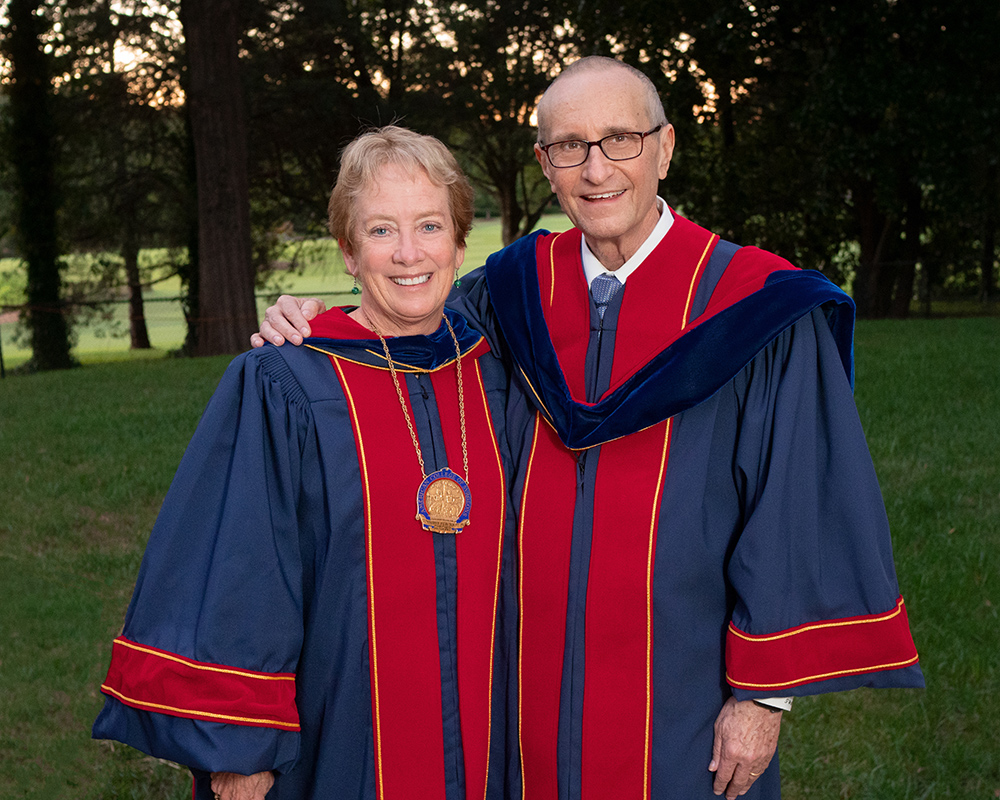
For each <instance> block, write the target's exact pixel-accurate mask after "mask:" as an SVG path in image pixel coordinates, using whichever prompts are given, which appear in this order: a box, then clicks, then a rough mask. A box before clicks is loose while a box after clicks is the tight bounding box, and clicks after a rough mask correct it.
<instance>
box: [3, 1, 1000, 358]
mask: <svg viewBox="0 0 1000 800" xmlns="http://www.w3.org/2000/svg"><path fill="white" fill-rule="evenodd" d="M0 26H2V40H0V49H2V54H3V59H4V60H3V62H2V64H0V70H2V75H0V81H2V82H0V125H2V139H0V142H2V146H0V178H2V180H0V183H2V185H0V241H2V243H3V246H4V247H5V248H6V249H9V250H10V252H11V253H16V254H17V255H19V256H20V257H21V258H23V259H24V262H25V264H26V270H27V274H28V281H27V295H28V297H27V310H26V311H25V318H26V322H27V325H28V328H29V331H30V333H31V337H32V343H33V348H34V358H35V362H36V366H38V367H39V368H54V367H63V366H68V365H69V364H70V356H69V345H68V340H67V328H66V319H67V317H66V314H65V313H64V312H65V311H66V306H67V304H72V303H74V302H75V301H77V300H79V299H81V298H79V297H76V296H75V295H74V293H73V292H74V291H75V292H77V293H78V294H79V293H80V292H81V291H82V292H83V293H84V294H85V293H86V291H88V290H81V289H80V288H79V287H77V288H76V289H74V288H73V287H68V286H66V285H63V284H62V282H61V281H60V269H61V260H60V256H61V254H65V253H68V252H74V251H91V252H95V253H102V254H109V253H110V254H117V256H116V257H114V258H110V257H108V258H105V259H104V262H102V263H104V265H105V267H106V270H105V272H104V273H103V274H101V275H97V276H96V277H95V282H96V285H103V286H105V287H107V286H114V285H115V284H116V283H124V284H125V286H127V287H128V290H129V293H130V296H131V298H132V304H133V305H132V314H131V316H132V323H133V329H132V336H133V346H143V345H144V344H147V345H148V340H146V341H145V342H144V338H143V337H144V332H143V324H142V307H141V302H142V295H141V286H142V284H143V282H144V281H146V280H148V276H145V275H143V274H142V270H140V268H139V261H138V253H139V250H140V249H142V248H148V247H154V246H155V247H163V248H167V250H166V252H168V253H169V254H170V255H169V256H168V259H167V261H168V263H167V264H165V265H163V266H164V267H169V269H170V270H172V271H174V272H176V273H177V274H179V275H180V276H181V277H182V279H183V282H184V286H185V294H186V314H187V317H188V342H187V349H188V350H189V351H190V352H192V353H199V354H208V353H219V352H235V351H237V350H239V349H242V348H243V347H244V345H245V341H246V336H247V332H248V330H251V329H252V328H253V327H255V324H256V323H255V310H254V305H253V290H254V285H255V281H259V280H261V277H262V276H263V275H265V274H266V271H267V266H268V264H269V262H270V260H271V256H272V250H273V247H274V243H275V241H276V238H275V231H277V230H279V229H282V230H285V231H288V230H292V231H294V232H296V233H297V234H300V235H310V234H318V233H319V232H321V231H322V229H323V219H324V216H325V208H326V198H327V195H328V192H329V189H330V187H331V185H332V183H333V181H334V179H335V176H336V164H337V157H338V153H339V151H340V149H341V147H342V146H343V145H344V144H346V142H347V141H349V140H350V139H351V138H352V137H353V136H354V135H355V134H356V133H357V132H358V130H359V128H361V127H362V126H365V125H372V124H384V123H387V122H391V121H399V120H401V121H402V122H403V124H405V125H407V126H409V127H412V128H414V129H416V130H419V131H421V132H426V133H432V134H435V135H437V136H439V137H440V138H442V139H444V140H445V141H447V142H448V143H449V144H451V146H452V147H453V148H455V150H456V151H457V152H458V153H459V155H460V158H461V159H462V161H463V163H464V164H465V165H466V167H467V169H468V171H469V173H470V175H471V176H472V178H473V180H474V181H475V183H476V184H477V186H478V187H479V189H480V192H479V194H480V203H481V208H482V210H484V211H486V210H488V211H489V212H490V213H494V214H497V215H500V216H501V218H502V221H503V236H504V241H505V242H509V241H512V240H513V239H515V238H517V237H518V236H520V235H523V234H525V233H527V232H528V231H530V230H531V229H532V227H533V226H534V225H535V224H536V223H537V221H538V219H539V217H540V215H541V214H542V212H543V211H544V210H545V209H546V207H548V206H549V205H550V204H551V202H552V196H551V194H550V192H549V188H548V184H547V182H546V181H545V180H544V178H543V176H542V175H541V172H540V170H539V169H538V168H537V165H536V164H535V162H534V159H533V157H532V152H531V144H532V142H533V141H534V131H533V129H532V126H531V112H532V110H533V108H534V105H535V103H536V101H537V99H538V97H539V96H540V94H541V92H542V91H543V89H544V87H545V86H546V84H547V83H548V82H549V81H550V80H551V78H552V77H553V76H554V75H556V74H557V73H558V71H559V68H560V65H561V64H563V63H565V62H567V61H570V60H572V59H575V58H577V57H580V56H583V55H589V54H601V55H613V56H618V57H621V58H623V59H624V60H626V61H628V62H629V63H631V64H633V65H635V66H638V67H639V68H641V69H642V70H643V71H645V72H646V73H647V74H648V75H649V76H650V77H651V78H652V80H653V81H654V82H655V83H656V85H657V87H658V88H659V90H660V92H661V95H662V97H663V99H664V102H665V105H666V108H667V113H668V117H669V118H670V120H671V122H672V123H673V124H674V125H675V127H676V128H677V132H678V149H677V152H676V155H675V161H674V164H673V166H672V168H671V173H670V177H669V179H668V181H667V182H666V185H665V186H663V187H661V191H662V193H663V194H664V196H666V197H667V199H668V200H669V202H670V203H671V204H672V205H673V206H674V207H676V208H677V209H678V210H679V211H680V212H681V213H683V214H685V215H686V216H690V217H691V218H693V219H694V220H695V221H697V222H699V223H700V224H702V225H706V226H708V227H711V228H713V229H715V230H717V231H719V232H720V233H722V234H723V236H725V237H727V238H731V239H733V240H735V241H738V242H741V243H744V244H758V245H760V246H762V247H766V248H768V249H771V250H775V251H776V252H778V253H780V254H781V255H784V256H786V257H787V258H789V259H790V260H792V261H793V262H795V263H796V264H798V265H800V266H803V267H808V268H815V269H821V270H823V271H824V272H826V273H827V274H828V275H830V277H831V278H833V279H834V280H836V281H838V282H841V283H845V284H848V285H849V286H850V287H851V288H852V290H853V294H854V297H855V300H856V301H857V303H858V307H859V312H860V313H861V314H862V315H863V316H868V317H883V316H897V317H905V316H906V315H907V314H908V313H909V310H910V307H911V302H912V300H913V299H914V297H917V296H919V297H922V298H929V297H931V296H932V295H934V294H936V293H937V294H939V293H941V292H956V293H961V294H964V295H965V296H971V295H976V296H979V297H980V298H982V299H984V300H986V299H989V297H990V296H991V294H994V293H995V291H996V261H997V242H996V233H997V227H998V206H1000V169H998V159H1000V153H998V148H997V144H996V143H997V141H998V134H1000V89H998V87H1000V76H998V74H997V70H998V67H997V63H998V62H997V59H996V58H995V55H994V53H995V49H996V44H995V43H996V42H997V41H998V40H1000V4H998V3H996V2H995V0H969V2H965V3H952V2H933V1H932V0H827V1H826V2H823V3H817V2H815V0H770V1H768V0H761V2H760V4H759V5H758V4H757V3H755V2H752V1H751V0H718V1H717V2H715V3H704V2H694V1H693V0H632V1H631V2H629V3H622V2H609V1H608V0H575V2H563V1H562V0H554V1H552V2H548V1H547V0H503V2H500V1H499V0H470V2H465V3H443V2H436V1H435V0H388V2H379V3H375V2H370V0H212V2H206V1H205V0H164V2H157V1H153V0H150V1H149V2H141V1H140V0H48V2H40V0H6V2H3V3H0Z"/></svg>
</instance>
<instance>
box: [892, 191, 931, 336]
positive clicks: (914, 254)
mask: <svg viewBox="0 0 1000 800" xmlns="http://www.w3.org/2000/svg"><path fill="white" fill-rule="evenodd" d="M923 228H924V213H923V197H922V195H921V192H920V187H919V186H916V185H914V184H910V185H909V186H908V187H907V193H906V239H904V240H903V241H902V242H901V243H900V262H899V267H898V268H897V270H896V288H895V293H894V294H893V297H892V303H891V305H890V307H889V315H890V316H891V317H894V318H895V319H907V318H908V317H909V316H910V303H911V302H912V301H913V285H914V283H915V281H916V277H917V262H918V261H919V260H920V234H921V232H922V231H923Z"/></svg>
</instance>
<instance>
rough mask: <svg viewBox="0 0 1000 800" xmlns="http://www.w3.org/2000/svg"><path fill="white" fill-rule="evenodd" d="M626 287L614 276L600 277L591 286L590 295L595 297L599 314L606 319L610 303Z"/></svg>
mask: <svg viewBox="0 0 1000 800" xmlns="http://www.w3.org/2000/svg"><path fill="white" fill-rule="evenodd" d="M624 288H625V287H624V286H622V282H621V281H620V280H618V278H616V277H615V276H614V275H598V276H597V277H596V278H594V280H593V281H592V282H591V284H590V293H591V295H593V297H594V305H595V306H597V313H598V314H600V316H601V319H604V312H605V311H607V308H608V303H610V302H611V300H612V298H614V296H615V295H616V294H618V292H620V291H621V290H622V289H624Z"/></svg>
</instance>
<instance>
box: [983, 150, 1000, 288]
mask: <svg viewBox="0 0 1000 800" xmlns="http://www.w3.org/2000/svg"><path fill="white" fill-rule="evenodd" d="M983 201H984V202H985V204H986V213H985V214H984V218H983V254H982V259H981V261H980V266H981V278H980V282H979V299H980V301H982V302H983V303H988V302H989V301H990V298H991V297H993V293H994V291H995V289H996V266H995V265H996V257H997V206H998V205H1000V168H998V166H997V164H996V163H995V162H994V163H992V164H990V165H989V167H987V172H986V197H984V198H983Z"/></svg>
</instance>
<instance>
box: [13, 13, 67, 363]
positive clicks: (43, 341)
mask: <svg viewBox="0 0 1000 800" xmlns="http://www.w3.org/2000/svg"><path fill="white" fill-rule="evenodd" d="M36 5H37V4H36V3H35V2H32V0H10V3H9V5H8V9H7V14H8V20H9V22H8V28H7V35H6V36H5V49H6V51H7V56H8V58H9V59H10V63H11V83H10V86H9V89H8V95H9V97H10V120H11V140H12V142H11V144H12V151H13V161H14V167H15V172H16V175H17V190H16V195H17V219H18V239H19V245H20V250H21V256H22V257H23V258H24V260H25V262H26V263H27V268H28V281H27V292H26V295H27V301H28V302H27V311H26V313H25V316H26V318H27V324H28V330H29V331H30V333H31V348H32V353H33V361H34V365H35V367H36V368H37V369H40V370H49V369H65V368H67V367H71V366H73V359H72V358H71V356H70V352H69V350H70V348H69V323H68V322H67V319H66V307H65V304H64V303H63V301H62V299H61V297H60V288H61V277H60V274H59V237H58V233H57V222H56V207H57V200H56V184H55V163H54V146H53V141H54V138H55V130H54V128H55V125H54V123H53V120H52V114H51V109H50V103H51V95H50V93H51V84H50V80H49V70H48V62H47V57H46V55H45V53H44V52H43V51H42V49H41V47H40V42H39V34H40V33H41V30H40V23H39V17H37V16H36V15H35V11H36Z"/></svg>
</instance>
